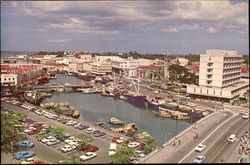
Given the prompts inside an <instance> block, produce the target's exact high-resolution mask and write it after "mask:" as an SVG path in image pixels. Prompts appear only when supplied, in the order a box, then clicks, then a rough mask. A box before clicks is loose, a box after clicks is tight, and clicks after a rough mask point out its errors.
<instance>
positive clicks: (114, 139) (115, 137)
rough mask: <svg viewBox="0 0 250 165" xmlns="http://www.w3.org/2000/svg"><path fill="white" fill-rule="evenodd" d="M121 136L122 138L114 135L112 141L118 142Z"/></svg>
mask: <svg viewBox="0 0 250 165" xmlns="http://www.w3.org/2000/svg"><path fill="white" fill-rule="evenodd" d="M120 138H121V137H120V136H114V137H112V139H111V141H112V142H116V141H117V140H118V139H120Z"/></svg>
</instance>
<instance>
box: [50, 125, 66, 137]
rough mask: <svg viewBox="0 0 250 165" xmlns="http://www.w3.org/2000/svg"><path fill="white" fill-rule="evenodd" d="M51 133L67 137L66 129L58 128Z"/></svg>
mask: <svg viewBox="0 0 250 165" xmlns="http://www.w3.org/2000/svg"><path fill="white" fill-rule="evenodd" d="M51 132H52V133H53V134H54V135H56V136H59V137H61V136H65V132H66V129H65V128H64V127H57V128H54V129H52V130H51Z"/></svg>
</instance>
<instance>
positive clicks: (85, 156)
mask: <svg viewBox="0 0 250 165" xmlns="http://www.w3.org/2000/svg"><path fill="white" fill-rule="evenodd" d="M96 156H97V154H96V153H95V152H86V153H85V154H83V155H82V156H80V157H79V158H80V160H81V161H87V160H90V159H92V158H94V157H96Z"/></svg>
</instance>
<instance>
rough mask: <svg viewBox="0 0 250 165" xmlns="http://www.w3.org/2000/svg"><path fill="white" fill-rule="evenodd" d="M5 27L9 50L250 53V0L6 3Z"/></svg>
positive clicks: (3, 45) (3, 32) (3, 7)
mask: <svg viewBox="0 0 250 165" xmlns="http://www.w3.org/2000/svg"><path fill="white" fill-rule="evenodd" d="M221 11H223V12H221ZM1 23H2V25H1V41H2V42H1V49H2V50H5V51H60V50H61V51H72V50H88V51H90V52H97V53H101V52H129V51H137V52H138V53H141V54H165V53H166V51H167V50H168V53H169V54H188V53H191V54H203V53H204V50H206V49H224V50H236V51H237V52H238V53H239V54H248V52H249V47H248V45H249V41H248V33H249V32H248V1H211V2H208V1H200V2H199V1H188V2H187V1H139V2H130V1H124V2H114V1H112V2H107V1H95V2H89V1H81V2H78V1H74V2H67V1H63V2H53V1H52V2H49V1H42V2H37V1H36V2H34V1H33V2H32V1H30V2H24V1H20V2H16V1H15V2H11V1H8V2H6V1H4V2H2V4H1Z"/></svg>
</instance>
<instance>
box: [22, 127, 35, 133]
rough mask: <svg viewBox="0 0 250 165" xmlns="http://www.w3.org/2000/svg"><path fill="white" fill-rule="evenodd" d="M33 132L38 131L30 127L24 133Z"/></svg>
mask: <svg viewBox="0 0 250 165" xmlns="http://www.w3.org/2000/svg"><path fill="white" fill-rule="evenodd" d="M32 130H36V128H34V127H29V128H28V129H25V130H24V131H23V132H24V133H26V132H29V131H32Z"/></svg>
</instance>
